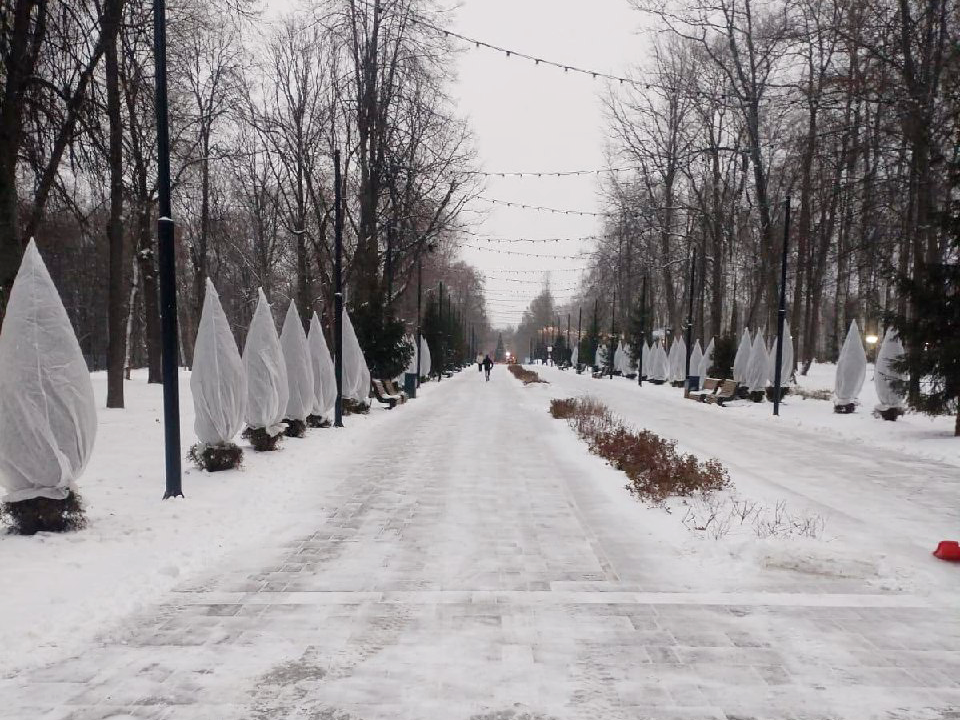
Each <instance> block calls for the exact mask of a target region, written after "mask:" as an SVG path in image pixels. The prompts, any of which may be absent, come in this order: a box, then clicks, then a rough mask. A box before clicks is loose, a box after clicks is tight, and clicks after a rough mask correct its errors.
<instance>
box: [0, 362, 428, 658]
mask: <svg viewBox="0 0 960 720" xmlns="http://www.w3.org/2000/svg"><path fill="white" fill-rule="evenodd" d="M91 377H92V379H93V387H94V394H95V397H96V403H97V408H98V415H99V425H100V428H99V437H98V443H97V446H96V447H95V448H94V451H93V455H92V457H91V459H90V463H89V465H88V466H87V470H86V472H85V474H84V477H83V487H82V492H83V498H84V501H85V502H86V505H87V511H88V512H87V515H88V520H89V526H88V529H86V530H84V531H82V532H78V533H68V534H64V535H51V534H40V535H37V536H34V537H18V536H12V535H6V534H4V533H2V531H0V567H2V568H3V592H2V593H0V619H2V620H3V622H0V676H2V675H3V674H4V673H7V672H9V671H11V670H12V669H14V668H18V667H25V666H37V665H40V664H44V663H47V662H52V661H53V660H55V659H57V658H59V657H63V656H64V655H65V654H66V653H69V652H73V651H76V650H77V649H79V648H82V647H84V646H85V643H87V642H88V641H89V640H90V639H91V638H92V637H94V636H95V635H97V634H99V632H101V631H102V630H103V629H105V628H109V627H110V625H111V623H113V622H114V621H117V620H119V619H120V618H121V617H122V616H124V615H126V614H127V613H129V612H133V611H136V610H138V609H139V608H141V607H142V606H145V605H147V604H148V603H150V602H153V601H154V600H155V599H156V598H157V596H158V594H159V593H161V592H163V591H165V590H168V589H170V588H172V587H174V586H175V585H177V584H179V583H181V582H183V581H184V579H185V578H188V577H189V576H190V575H192V574H193V573H196V572H199V571H202V570H204V569H207V568H211V567H213V566H215V565H216V564H217V563H218V562H219V561H220V559H221V558H223V557H224V556H225V555H226V554H227V553H229V552H231V551H232V550H233V549H235V548H236V547H238V546H240V545H241V544H244V543H254V542H256V540H257V538H265V537H268V536H272V535H276V534H277V533H278V532H286V531H288V528H290V527H291V526H295V525H296V521H297V519H298V518H303V517H305V515H306V514H307V513H308V512H312V513H315V512H316V504H315V503H304V498H305V497H310V498H314V499H315V498H317V497H322V493H324V492H326V491H327V490H329V489H331V488H332V487H335V486H336V484H339V483H340V482H342V481H343V479H344V478H343V477H342V476H340V475H339V474H338V473H337V471H336V466H335V464H336V462H337V461H338V459H340V458H343V459H347V458H349V457H350V456H351V455H352V454H355V453H356V452H357V451H358V448H360V447H365V446H368V445H369V444H370V442H371V441H372V439H373V437H374V436H375V435H376V434H377V433H378V432H382V430H378V428H379V427H380V425H381V423H383V422H384V421H387V420H388V419H389V417H390V414H389V413H387V412H386V411H383V412H381V411H380V410H379V408H378V407H374V408H373V409H372V410H371V413H370V415H368V416H361V415H354V416H351V417H350V418H348V419H347V422H346V427H345V428H343V429H338V430H334V429H325V430H313V431H310V432H309V433H308V434H307V437H306V438H305V439H304V440H302V441H300V442H297V443H290V444H288V445H286V446H284V448H283V449H282V450H281V451H280V452H272V453H263V454H259V453H253V452H247V453H245V456H244V466H243V469H241V470H238V471H229V472H219V473H212V474H211V473H204V472H202V471H200V470H196V469H191V468H189V466H188V465H187V464H186V463H185V464H184V479H183V489H184V494H185V495H186V499H185V500H166V501H164V500H161V497H162V496H163V488H164V465H163V400H162V395H161V387H160V386H159V385H148V384H147V382H146V373H145V371H144V372H140V371H134V373H133V379H132V380H130V381H128V382H126V383H125V385H124V391H125V400H126V405H127V407H126V409H125V410H106V409H104V403H105V398H106V374H105V373H93V374H92V375H91ZM437 387H439V386H437ZM421 390H422V391H423V392H425V393H426V394H427V396H428V397H429V393H430V392H432V391H433V390H434V386H432V385H430V384H427V385H425V386H424V387H423V388H422V389H421ZM417 402H420V400H418V401H417ZM180 409H181V432H182V434H183V437H182V447H183V449H184V451H186V448H188V447H189V446H190V445H192V444H193V443H195V442H196V441H197V439H196V436H195V434H194V432H193V425H194V411H193V400H192V397H191V393H190V373H188V372H186V371H184V372H183V373H182V374H181V377H180ZM244 447H247V446H246V444H244ZM317 457H323V458H324V462H323V464H322V466H320V465H318V464H317V463H316V458H317ZM281 480H282V482H281ZM311 507H312V510H310V511H308V510H307V509H306V508H311ZM315 519H316V518H315V516H309V517H305V520H306V521H307V522H313V523H314V524H315ZM27 617H40V618H42V619H43V620H42V622H37V623H26V622H22V619H23V618H27ZM12 619H15V620H16V621H13V620H12Z"/></svg>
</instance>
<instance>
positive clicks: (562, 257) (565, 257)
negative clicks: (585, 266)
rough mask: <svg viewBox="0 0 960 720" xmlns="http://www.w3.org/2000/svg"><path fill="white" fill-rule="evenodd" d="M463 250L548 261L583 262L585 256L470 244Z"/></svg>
mask: <svg viewBox="0 0 960 720" xmlns="http://www.w3.org/2000/svg"><path fill="white" fill-rule="evenodd" d="M460 247H461V248H469V249H471V250H479V251H481V252H488V253H496V254H497V255H513V256H518V257H532V258H540V259H546V260H583V258H584V256H583V254H577V255H547V254H546V253H527V252H519V251H518V250H500V249H498V248H489V247H483V246H482V245H471V244H469V243H462V244H461V245H460Z"/></svg>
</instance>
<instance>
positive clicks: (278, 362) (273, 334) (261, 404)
mask: <svg viewBox="0 0 960 720" xmlns="http://www.w3.org/2000/svg"><path fill="white" fill-rule="evenodd" d="M258 293H259V297H260V299H259V301H258V302H257V310H256V312H255V313H254V314H253V320H251V321H250V329H249V330H248V331H247V342H246V344H245V345H244V346H243V367H244V369H245V370H246V373H247V412H246V423H247V429H246V430H244V431H243V436H244V437H245V438H247V439H248V440H250V444H251V445H253V447H254V449H255V450H276V449H277V442H278V440H279V439H280V436H281V434H282V433H283V431H284V428H285V425H284V423H283V416H284V414H285V413H286V409H287V398H288V395H289V392H290V391H289V389H288V387H287V366H286V363H285V362H284V359H283V350H282V349H281V348H280V338H279V337H278V336H277V326H276V325H274V323H273V315H272V314H271V313H270V303H268V302H267V296H266V295H264V294H263V290H262V289H260V290H258Z"/></svg>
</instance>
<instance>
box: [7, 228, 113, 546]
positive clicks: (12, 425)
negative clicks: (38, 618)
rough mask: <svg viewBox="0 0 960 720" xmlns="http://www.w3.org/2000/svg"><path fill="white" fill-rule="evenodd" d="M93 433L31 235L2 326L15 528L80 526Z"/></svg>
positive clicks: (93, 420) (81, 376)
mask: <svg viewBox="0 0 960 720" xmlns="http://www.w3.org/2000/svg"><path fill="white" fill-rule="evenodd" d="M96 435H97V411H96V403H95V401H94V399H93V386H92V384H91V383H90V373H89V371H88V370H87V364H86V362H85V361H84V359H83V354H82V353H81V351H80V344H79V343H78V342H77V338H76V335H75V334H74V332H73V326H72V325H71V324H70V319H69V318H68V317H67V311H66V310H65V309H64V307H63V303H62V302H61V301H60V295H59V293H58V292H57V289H56V287H55V286H54V284H53V280H51V278H50V274H49V273H48V272H47V268H46V265H44V263H43V259H42V258H41V257H40V253H39V252H38V251H37V246H36V244H35V243H34V241H33V240H31V241H30V243H29V245H27V249H26V252H24V255H23V261H22V263H21V265H20V270H19V272H18V273H17V277H16V280H15V281H14V284H13V288H12V289H11V291H10V299H9V302H8V303H7V312H6V316H5V317H4V319H3V327H2V329H0V484H2V485H3V487H4V489H6V491H7V493H6V495H5V496H4V498H3V506H2V512H3V515H4V516H5V517H6V518H7V519H8V521H9V522H10V524H11V529H12V530H13V531H14V532H19V533H22V534H25V535H32V534H34V533H36V532H40V531H48V532H62V531H65V530H77V529H80V528H82V527H83V526H84V524H85V519H84V514H83V507H82V504H81V501H80V496H79V494H78V493H77V489H76V485H75V483H76V480H77V478H79V477H80V475H81V474H82V473H83V470H84V468H85V467H86V465H87V461H88V460H89V459H90V453H91V452H92V450H93V443H94V439H95V438H96Z"/></svg>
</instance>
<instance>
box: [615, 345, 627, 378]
mask: <svg viewBox="0 0 960 720" xmlns="http://www.w3.org/2000/svg"><path fill="white" fill-rule="evenodd" d="M623 355H624V352H623V340H617V349H616V350H614V351H613V369H614V371H616V372H619V373H621V374H622V373H623Z"/></svg>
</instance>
